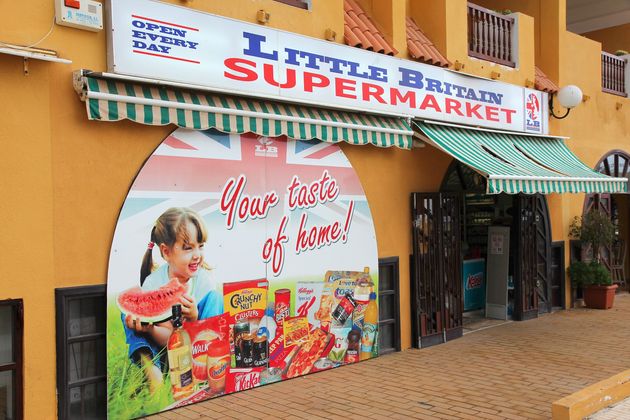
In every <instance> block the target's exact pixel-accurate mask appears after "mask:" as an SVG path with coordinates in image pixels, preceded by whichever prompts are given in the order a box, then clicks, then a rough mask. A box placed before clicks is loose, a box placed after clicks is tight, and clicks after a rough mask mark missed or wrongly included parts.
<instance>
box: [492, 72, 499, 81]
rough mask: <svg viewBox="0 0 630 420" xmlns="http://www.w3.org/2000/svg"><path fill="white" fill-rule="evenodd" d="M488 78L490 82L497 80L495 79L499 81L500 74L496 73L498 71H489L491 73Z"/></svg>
mask: <svg viewBox="0 0 630 420" xmlns="http://www.w3.org/2000/svg"><path fill="white" fill-rule="evenodd" d="M490 78H491V79H492V80H497V79H500V78H501V72H498V71H491V72H490Z"/></svg>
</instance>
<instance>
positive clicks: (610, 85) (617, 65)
mask: <svg viewBox="0 0 630 420" xmlns="http://www.w3.org/2000/svg"><path fill="white" fill-rule="evenodd" d="M627 65H628V59H627V58H622V57H617V56H616V55H613V54H609V53H607V52H603V51H602V91H604V92H607V93H612V94H614V95H620V96H628V92H627V90H626V66H627Z"/></svg>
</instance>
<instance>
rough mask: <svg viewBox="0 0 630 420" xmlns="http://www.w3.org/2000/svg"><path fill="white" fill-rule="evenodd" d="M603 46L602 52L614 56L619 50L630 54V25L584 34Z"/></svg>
mask: <svg viewBox="0 0 630 420" xmlns="http://www.w3.org/2000/svg"><path fill="white" fill-rule="evenodd" d="M582 35H583V36H585V37H586V38H588V39H592V40H593V41H597V42H599V43H601V44H602V50H604V51H606V52H609V53H611V54H614V53H615V51H617V50H624V51H628V52H630V23H626V24H625V25H619V26H614V27H612V28H606V29H601V30H599V31H593V32H588V33H585V34H582Z"/></svg>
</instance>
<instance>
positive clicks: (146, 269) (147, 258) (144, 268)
mask: <svg viewBox="0 0 630 420" xmlns="http://www.w3.org/2000/svg"><path fill="white" fill-rule="evenodd" d="M154 237H155V226H153V229H151V242H149V245H148V246H147V250H146V251H145V252H144V256H143V257H142V265H140V286H142V285H143V284H144V280H145V279H146V278H147V277H148V276H149V274H151V272H153V246H154V245H155V239H154Z"/></svg>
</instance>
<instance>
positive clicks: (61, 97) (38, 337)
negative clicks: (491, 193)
mask: <svg viewBox="0 0 630 420" xmlns="http://www.w3.org/2000/svg"><path fill="white" fill-rule="evenodd" d="M540 1H545V5H546V7H545V8H541V7H539V6H536V5H538V4H540V3H539V2H540ZM539 2H532V3H533V4H534V6H531V7H528V8H525V7H523V8H520V7H519V6H523V5H525V4H528V2H525V1H524V0H523V1H516V0H514V1H513V2H501V3H502V6H501V8H509V9H511V10H513V11H518V12H521V13H519V14H518V19H519V40H520V41H519V51H520V57H519V67H518V68H517V69H508V68H504V67H503V66H496V65H492V64H490V63H487V62H483V61H481V60H474V59H470V58H468V56H467V47H466V45H467V43H466V32H465V30H464V29H463V28H465V27H466V26H465V25H466V2H465V1H464V0H437V1H436V0H417V1H405V0H388V1H383V2H377V1H368V0H362V3H363V4H365V5H366V8H369V9H370V10H371V11H372V13H374V14H375V16H376V20H377V23H378V24H379V26H381V27H383V29H384V31H386V33H387V35H388V36H391V39H392V40H393V43H394V46H395V47H396V48H397V49H398V50H399V51H400V54H399V56H400V57H403V58H405V57H407V55H406V40H405V35H404V26H400V25H401V22H402V23H404V18H405V16H406V13H407V12H408V13H409V14H410V15H411V16H412V17H414V19H415V20H416V22H417V23H418V24H419V26H420V27H421V28H423V29H424V30H425V32H426V33H427V35H429V36H430V37H431V38H432V39H433V42H434V43H435V44H436V46H437V47H438V48H439V49H440V50H441V51H442V52H443V53H444V54H446V56H447V58H448V59H449V60H451V61H452V62H455V61H456V60H457V61H459V62H461V63H464V64H465V67H464V69H463V70H462V71H463V72H466V73H470V74H474V75H478V76H482V77H489V75H490V72H491V71H494V70H497V69H498V71H500V73H501V79H500V80H501V81H504V82H508V83H514V84H517V85H519V86H523V85H525V83H526V81H527V80H528V79H530V80H532V79H533V74H534V70H533V65H534V62H536V63H537V64H538V63H539V62H540V63H541V67H542V68H543V69H544V71H545V72H546V73H547V74H548V75H549V76H550V77H551V78H552V79H553V80H555V81H556V82H557V83H559V84H560V85H566V84H570V83H573V84H578V85H579V86H580V87H581V88H582V90H583V91H584V93H585V94H586V95H589V96H590V99H589V100H588V101H586V102H585V103H583V104H582V105H581V106H579V107H578V108H577V109H575V110H574V111H572V113H571V115H570V116H569V118H567V119H564V120H552V122H551V130H552V132H553V133H557V134H561V135H567V136H571V137H572V139H571V140H569V145H570V147H571V149H572V150H574V151H575V153H576V154H577V155H578V156H579V157H580V158H582V159H583V160H584V161H585V162H586V163H587V164H589V165H591V166H592V165H594V164H595V163H596V162H597V161H598V160H599V158H600V157H601V156H602V155H603V154H604V153H605V152H607V151H608V150H611V149H615V148H621V149H625V150H626V151H630V101H629V100H628V99H626V98H620V97H616V96H612V95H608V94H604V93H602V92H601V89H600V87H599V80H600V79H599V44H598V43H597V42H594V41H590V40H587V39H585V38H583V37H579V36H577V35H573V34H568V33H566V32H565V31H564V19H565V14H564V9H563V8H565V7H566V3H565V0H539ZM170 3H173V4H178V5H184V6H187V7H192V8H195V9H198V10H203V11H208V12H212V13H216V14H219V15H224V16H228V17H231V18H236V19H240V20H244V21H248V22H255V15H256V11H258V10H259V9H264V10H265V11H267V12H269V13H270V15H271V18H270V21H269V23H268V26H270V27H273V28H279V29H283V30H288V31H294V32H298V33H301V34H305V35H308V36H312V37H315V38H319V39H323V38H324V33H325V31H326V29H332V30H333V31H335V32H336V33H337V39H336V41H337V42H343V1H342V0H329V1H326V2H319V1H314V2H313V3H314V5H313V8H312V10H309V11H306V10H301V9H297V8H293V7H290V6H286V5H284V4H282V3H279V2H275V1H273V0H232V1H222V0H209V1H194V2H193V1H189V2H186V1H180V0H171V1H170ZM483 3H484V4H486V5H490V6H491V2H490V1H487V2H483ZM508 3H510V4H508ZM387 8H389V12H387V11H386V10H384V9H387ZM3 12H4V13H3V18H2V25H0V41H1V42H8V43H15V44H22V45H28V44H31V43H33V42H35V41H37V40H38V39H40V38H42V37H43V36H44V35H45V34H46V33H47V32H48V31H49V29H50V25H51V21H52V19H53V15H54V10H53V2H51V1H46V0H34V1H32V2H30V3H29V7H28V8H26V7H24V6H23V5H22V4H21V3H19V2H14V3H7V4H5V5H3ZM9 17H10V18H9ZM25 22H28V26H27V27H25V24H24V23H25ZM543 35H544V36H543ZM542 39H544V42H543V41H540V40H542ZM601 39H602V40H604V39H605V38H601ZM537 40H538V41H537ZM602 42H606V41H602ZM538 43H540V45H539V46H538V47H537V46H536V45H538ZM40 46H41V47H44V48H51V49H55V50H57V51H58V52H59V54H60V56H61V57H63V58H68V59H71V60H73V63H72V64H71V65H66V64H55V63H47V62H41V61H37V60H31V61H30V64H29V74H28V75H24V73H23V64H22V63H23V61H22V59H21V58H19V57H14V56H7V55H3V54H0V72H1V74H2V77H0V92H2V97H3V99H4V101H3V103H2V105H0V108H1V111H0V122H1V123H2V124H1V127H2V130H1V131H0V142H1V143H2V144H3V145H4V148H5V153H4V155H3V156H4V159H3V164H2V165H0V175H1V176H2V179H3V182H2V184H1V185H2V187H1V191H2V193H3V197H4V198H5V199H4V200H3V201H2V204H0V217H1V218H2V220H4V221H5V223H4V224H3V236H2V237H3V239H2V245H3V250H4V252H2V254H1V256H0V279H1V280H0V282H1V283H0V284H1V287H0V299H5V298H23V299H24V313H25V346H24V360H25V371H24V377H25V383H24V386H25V389H27V392H25V418H27V419H31V418H37V419H48V418H55V417H56V415H55V414H54V413H55V412H56V399H55V380H56V379H55V366H56V364H55V351H54V348H55V324H54V322H55V308H54V289H55V288H57V287H67V286H78V285H91V284H101V283H104V282H105V280H106V277H107V262H108V254H109V248H110V245H111V239H112V235H113V232H114V228H115V223H116V219H117V217H118V212H119V210H120V207H121V205H122V203H123V200H124V199H125V196H126V194H127V191H128V189H129V187H130V185H131V183H132V181H133V179H134V176H135V174H136V173H137V171H138V170H139V169H140V168H141V166H142V164H143V162H144V161H145V159H146V158H147V157H148V156H150V155H151V153H152V151H153V150H154V148H155V147H156V146H157V145H158V144H159V143H160V142H161V140H162V139H163V138H164V137H165V136H166V134H167V133H169V132H170V131H172V130H173V129H174V127H172V126H171V127H149V126H143V125H139V124H134V123H130V122H127V121H125V122H118V123H99V122H93V121H88V120H87V118H86V115H85V104H84V103H82V102H80V101H79V99H78V97H77V95H76V93H75V92H74V90H73V88H72V83H71V72H72V70H75V69H80V68H87V69H92V70H97V71H98V70H105V69H106V54H105V52H106V44H105V32H100V33H92V32H86V31H81V30H77V29H72V28H67V27H61V26H54V28H53V31H52V33H51V34H50V35H49V36H48V37H47V38H46V39H45V40H44V41H43V42H42V43H41V44H40ZM618 103H621V104H622V105H623V106H622V107H621V109H617V108H618V106H617V104H618ZM343 149H344V151H345V153H346V154H347V156H348V158H349V159H350V161H351V162H352V164H353V166H354V167H355V169H356V171H357V172H358V174H359V176H360V178H361V180H362V183H363V187H364V189H365V191H366V194H367V197H368V199H369V201H370V207H371V210H372V214H373V218H374V220H375V224H376V234H377V240H378V249H379V256H380V257H391V256H398V257H399V259H400V286H401V291H400V292H401V295H400V297H401V301H400V307H401V337H402V347H403V348H408V347H410V345H411V338H410V337H411V333H410V330H411V327H410V303H409V301H410V294H409V288H410V279H409V259H408V256H409V254H410V253H411V252H412V251H411V249H412V247H411V229H410V224H411V217H410V209H409V204H408V203H409V195H410V193H411V192H414V191H418V192H421V191H437V190H438V189H439V185H440V183H441V181H442V177H443V175H444V172H445V170H446V168H447V167H448V164H449V163H450V158H449V157H448V156H446V155H445V154H443V153H441V152H438V151H437V150H435V149H433V148H431V147H425V148H422V149H414V150H412V151H402V150H398V149H378V148H375V147H372V146H364V147H355V146H349V145H344V146H343ZM582 200H583V195H579V194H578V195H556V194H554V195H550V196H548V203H549V206H550V209H551V218H552V230H553V239H554V240H565V239H566V233H567V230H568V223H569V221H570V218H571V217H572V216H573V215H577V214H580V212H581V208H582ZM567 261H568V247H567ZM42 349H45V351H42Z"/></svg>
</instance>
